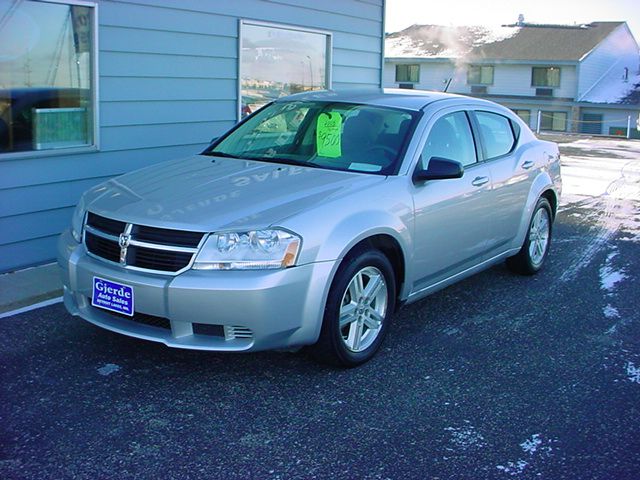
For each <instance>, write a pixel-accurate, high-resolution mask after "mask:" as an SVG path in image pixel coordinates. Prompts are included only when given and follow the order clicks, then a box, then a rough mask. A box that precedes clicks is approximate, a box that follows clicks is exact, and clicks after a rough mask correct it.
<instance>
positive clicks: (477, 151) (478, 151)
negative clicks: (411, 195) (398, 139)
mask: <svg viewBox="0 0 640 480" xmlns="http://www.w3.org/2000/svg"><path fill="white" fill-rule="evenodd" d="M457 113H462V114H464V116H465V117H466V119H467V126H468V127H469V132H470V133H471V140H472V142H473V153H474V158H475V161H474V162H473V163H470V164H469V165H463V168H464V171H467V170H469V169H471V168H474V167H476V166H478V165H480V164H481V163H482V162H483V160H484V159H483V151H482V145H481V143H480V141H479V139H478V135H477V131H476V129H475V126H474V123H473V121H474V119H473V118H472V116H471V111H470V110H469V109H467V108H457V109H452V110H447V111H445V112H444V113H442V114H441V115H438V116H437V117H436V118H434V119H433V121H432V122H430V125H429V126H428V128H425V131H424V134H423V135H424V136H423V137H422V138H421V140H420V144H419V145H420V146H419V148H418V150H417V151H418V155H417V158H418V160H417V163H416V165H415V167H414V173H415V171H416V170H418V169H420V168H424V162H425V159H424V158H423V156H422V155H423V154H424V149H425V147H426V146H427V142H428V141H429V136H430V135H431V132H432V131H433V127H434V126H435V125H436V124H437V123H438V122H439V121H440V120H442V119H443V118H445V117H448V116H449V115H455V114H457ZM427 160H430V159H427ZM450 160H454V159H450ZM456 161H457V160H456Z"/></svg>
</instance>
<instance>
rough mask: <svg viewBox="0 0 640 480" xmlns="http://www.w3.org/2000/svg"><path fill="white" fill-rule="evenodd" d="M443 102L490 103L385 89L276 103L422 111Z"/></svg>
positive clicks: (314, 95) (316, 95) (323, 94)
mask: <svg viewBox="0 0 640 480" xmlns="http://www.w3.org/2000/svg"><path fill="white" fill-rule="evenodd" d="M443 100H454V101H455V100H458V101H465V102H473V103H485V104H488V103H489V104H490V102H486V101H482V100H478V99H477V98H470V97H465V96H463V95H456V94H453V93H444V92H433V91H426V90H408V89H399V88H385V89H375V88H370V89H351V90H340V91H334V90H315V91H312V92H303V93H297V94H294V95H289V96H287V97H282V98H279V99H278V100H276V102H291V101H321V102H340V103H359V104H365V105H375V106H379V107H394V108H402V109H405V110H415V111H418V110H422V109H424V108H425V107H426V106H428V105H431V104H432V103H434V102H439V101H443Z"/></svg>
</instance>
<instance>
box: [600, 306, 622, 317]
mask: <svg viewBox="0 0 640 480" xmlns="http://www.w3.org/2000/svg"><path fill="white" fill-rule="evenodd" d="M602 313H604V316H605V317H607V318H619V317H620V313H619V312H618V309H617V308H616V307H613V306H611V305H607V306H606V307H604V308H603V309H602Z"/></svg>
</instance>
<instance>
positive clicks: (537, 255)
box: [507, 197, 553, 275]
mask: <svg viewBox="0 0 640 480" xmlns="http://www.w3.org/2000/svg"><path fill="white" fill-rule="evenodd" d="M552 224H553V212H552V210H551V204H549V200H547V199H546V198H544V197H541V198H539V199H538V203H536V207H535V209H534V210H533V216H532V217H531V221H530V222H529V228H528V230H527V236H526V237H525V239H524V244H523V245H522V248H521V249H520V251H519V252H518V253H517V254H516V255H514V256H513V257H509V258H507V267H509V269H510V270H512V271H513V272H515V273H519V274H522V275H533V274H535V273H538V272H539V271H540V270H541V269H542V266H543V265H544V262H545V260H546V258H547V254H548V253H549V247H550V246H551V230H552V229H551V227H552Z"/></svg>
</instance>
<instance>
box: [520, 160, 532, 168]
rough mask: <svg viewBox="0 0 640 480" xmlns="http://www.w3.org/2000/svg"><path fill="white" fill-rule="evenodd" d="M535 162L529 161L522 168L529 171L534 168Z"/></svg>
mask: <svg viewBox="0 0 640 480" xmlns="http://www.w3.org/2000/svg"><path fill="white" fill-rule="evenodd" d="M533 165H534V162H532V161H531V160H527V161H526V162H524V163H523V164H522V165H521V166H522V168H524V169H525V170H529V169H530V168H531V167H533Z"/></svg>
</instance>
